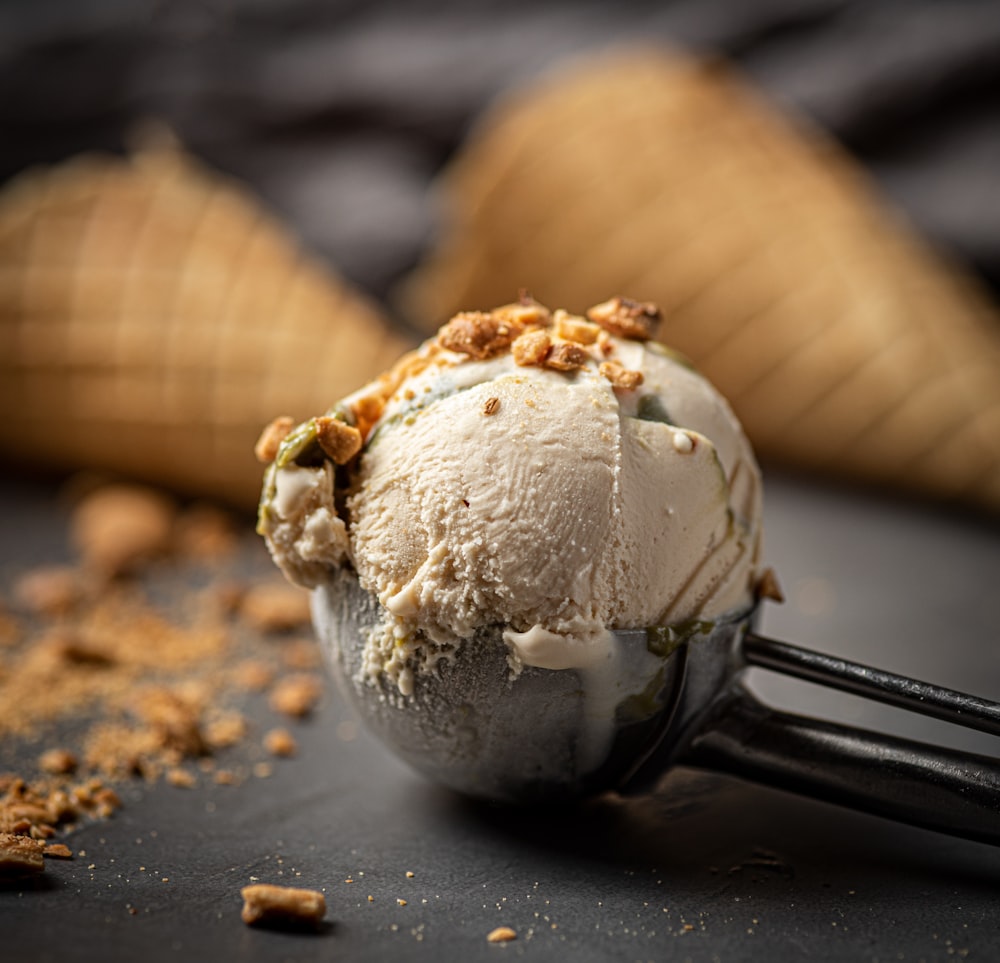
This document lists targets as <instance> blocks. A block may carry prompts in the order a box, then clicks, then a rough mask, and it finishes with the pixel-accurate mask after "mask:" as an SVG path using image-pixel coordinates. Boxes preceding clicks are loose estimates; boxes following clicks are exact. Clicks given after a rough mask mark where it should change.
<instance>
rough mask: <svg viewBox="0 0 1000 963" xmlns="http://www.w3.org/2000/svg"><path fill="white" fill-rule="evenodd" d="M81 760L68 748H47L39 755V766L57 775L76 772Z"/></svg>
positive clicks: (43, 770)
mask: <svg viewBox="0 0 1000 963" xmlns="http://www.w3.org/2000/svg"><path fill="white" fill-rule="evenodd" d="M79 765H80V760H79V759H77V757H76V756H75V755H74V754H73V753H72V752H70V751H69V750H68V749H47V750H46V751H45V752H43V753H42V754H41V755H40V756H39V757H38V768H39V769H41V770H42V772H47V773H51V774H52V775H55V776H67V775H72V773H74V772H76V769H77V766H79Z"/></svg>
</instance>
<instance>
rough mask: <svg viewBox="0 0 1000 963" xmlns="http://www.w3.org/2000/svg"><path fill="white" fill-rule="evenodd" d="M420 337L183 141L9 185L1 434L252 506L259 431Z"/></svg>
mask: <svg viewBox="0 0 1000 963" xmlns="http://www.w3.org/2000/svg"><path fill="white" fill-rule="evenodd" d="M405 347H407V344H406V343H405V342H404V341H403V340H402V339H400V338H397V337H396V336H395V335H393V334H391V333H390V331H389V329H388V327H387V325H386V324H385V322H384V321H383V319H382V317H381V315H380V313H379V312H378V311H377V310H376V309H375V308H373V307H372V306H371V305H370V304H369V303H368V302H366V301H365V300H364V299H363V298H362V297H361V296H360V295H359V294H357V293H355V292H354V291H352V290H351V289H349V288H348V287H347V286H346V285H345V284H344V283H343V282H342V281H340V280H339V279H337V278H336V277H333V276H331V275H330V274H329V273H328V272H326V271H325V270H323V269H322V268H321V267H320V266H319V265H318V264H316V263H314V262H313V261H311V260H310V259H309V258H307V257H306V256H304V255H303V253H302V252H301V251H300V250H299V249H298V247H297V246H296V244H295V243H294V242H293V241H292V240H291V239H290V238H289V237H288V236H287V235H286V234H285V232H284V231H283V230H282V229H281V228H279V227H278V225H277V224H276V223H274V222H273V221H272V220H271V219H270V218H269V217H267V216H266V215H265V214H264V213H262V211H261V210H260V208H259V207H258V205H256V204H255V203H254V202H253V200H252V199H251V198H249V197H248V196H246V195H245V194H244V193H243V192H242V191H241V190H240V189H239V188H238V187H237V186H236V185H234V184H232V183H229V182H228V181H225V180H223V179H222V178H220V177H218V176H217V175H214V174H212V173H210V172H209V171H207V170H205V169H203V168H202V167H200V166H199V165H198V164H196V163H195V162H194V161H192V160H191V159H190V158H188V157H186V156H185V155H184V154H183V153H181V152H180V151H178V150H177V149H168V148H158V149H156V150H148V151H143V152H140V153H138V154H137V155H136V156H135V157H133V158H132V159H130V160H121V159H113V158H99V157H82V158H78V159H76V160H73V161H70V162H68V163H66V164H65V165H63V166H60V167H56V168H53V169H47V170H39V171H32V172H29V173H26V174H24V175H22V176H21V178H20V179H19V180H17V181H15V182H14V183H12V184H11V185H10V186H8V187H7V188H6V189H5V191H4V193H3V195H2V197H0V446H2V450H3V453H4V456H5V457H6V458H8V459H10V458H13V459H14V460H15V461H17V462H21V463H31V464H38V465H46V466H52V467H56V468H92V469H98V470H105V471H110V472H115V473H121V474H124V475H128V476H131V477H134V478H140V479H146V480H149V481H153V482H156V483H159V484H161V485H164V486H168V487H172V488H174V489H176V490H178V491H182V492H188V493H193V494H199V495H206V496H214V497H219V498H222V499H224V500H226V501H229V502H231V503H234V504H237V505H241V506H247V507H249V506H250V505H252V504H254V503H255V501H256V498H257V495H258V493H259V490H260V479H261V467H260V465H259V464H258V463H257V462H256V460H255V458H254V455H253V446H254V441H255V439H256V438H257V436H258V434H259V433H260V430H261V428H262V426H263V425H265V424H266V423H267V422H269V421H270V420H271V419H272V418H273V417H274V416H275V415H278V414H288V415H292V416H293V417H296V418H302V417H306V416H307V415H310V414H314V413H315V412H316V411H322V410H325V408H326V407H327V406H328V405H329V404H330V403H331V401H332V400H333V399H336V398H338V397H340V396H341V395H342V394H344V393H345V392H347V391H350V390H353V389H354V388H356V387H358V386H360V385H361V384H363V383H364V382H365V381H366V380H368V379H369V378H371V377H373V376H374V375H375V374H377V373H378V372H379V371H381V370H382V369H383V368H385V367H386V366H388V364H390V363H391V361H392V360H393V359H394V358H395V357H396V356H397V355H398V354H399V353H400V352H401V351H402V350H404V348H405Z"/></svg>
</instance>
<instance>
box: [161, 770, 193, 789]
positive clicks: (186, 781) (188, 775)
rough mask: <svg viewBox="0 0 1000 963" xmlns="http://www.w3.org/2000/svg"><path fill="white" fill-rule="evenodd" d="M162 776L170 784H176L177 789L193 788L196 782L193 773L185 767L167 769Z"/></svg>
mask: <svg viewBox="0 0 1000 963" xmlns="http://www.w3.org/2000/svg"><path fill="white" fill-rule="evenodd" d="M164 778H165V779H166V781H167V782H168V783H169V784H170V785H171V786H176V787H177V788H178V789H193V788H194V787H195V785H196V783H197V780H196V779H195V777H194V773H192V772H189V771H188V770H187V769H168V770H167V774H166V776H164Z"/></svg>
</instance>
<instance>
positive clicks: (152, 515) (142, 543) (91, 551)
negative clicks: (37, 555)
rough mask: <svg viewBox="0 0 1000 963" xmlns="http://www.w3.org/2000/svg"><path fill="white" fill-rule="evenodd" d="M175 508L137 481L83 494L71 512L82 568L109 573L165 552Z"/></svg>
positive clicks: (112, 574)
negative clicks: (137, 483)
mask: <svg viewBox="0 0 1000 963" xmlns="http://www.w3.org/2000/svg"><path fill="white" fill-rule="evenodd" d="M175 514H176V508H175V507H174V504H173V503H172V502H171V501H170V499H168V498H167V497H166V496H165V495H163V494H161V493H160V492H157V491H154V490H153V489H151V488H144V487H141V486H138V485H108V486H106V487H104V488H99V489H97V490H96V491H94V492H91V493H90V494H89V495H87V496H86V497H84V498H83V499H82V500H81V502H80V504H79V505H78V506H77V508H76V511H75V512H74V513H73V519H72V534H73V541H74V544H75V545H76V547H77V549H78V551H79V552H80V555H81V557H82V560H83V564H84V567H85V568H87V569H89V570H92V571H94V572H96V573H98V574H99V575H102V576H105V577H115V576H118V575H123V574H127V573H130V572H133V571H135V570H136V568H137V567H138V566H139V565H140V564H141V563H143V562H145V561H148V560H149V559H151V558H154V557H156V556H158V555H162V554H165V553H166V551H167V549H168V548H169V546H170V537H171V530H172V526H173V523H174V517H175Z"/></svg>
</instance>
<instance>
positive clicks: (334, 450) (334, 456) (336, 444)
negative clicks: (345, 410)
mask: <svg viewBox="0 0 1000 963" xmlns="http://www.w3.org/2000/svg"><path fill="white" fill-rule="evenodd" d="M316 440H317V441H318V442H319V446H320V448H322V449H323V451H324V452H325V453H326V455H327V456H328V457H329V458H330V459H331V461H333V463H334V464H335V465H346V464H347V463H348V462H349V461H350V460H351V459H352V458H353V457H354V456H355V455H356V454H357V453H358V452H359V451H361V441H362V438H361V432H360V431H358V429H357V428H353V427H351V426H350V425H347V424H344V422H342V421H341V420H340V419H338V418H330V417H329V416H327V415H323V416H322V417H320V418H317V419H316Z"/></svg>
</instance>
